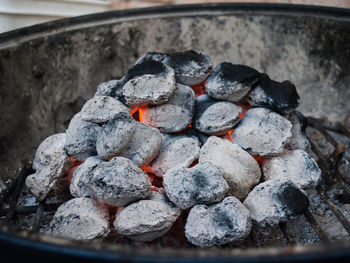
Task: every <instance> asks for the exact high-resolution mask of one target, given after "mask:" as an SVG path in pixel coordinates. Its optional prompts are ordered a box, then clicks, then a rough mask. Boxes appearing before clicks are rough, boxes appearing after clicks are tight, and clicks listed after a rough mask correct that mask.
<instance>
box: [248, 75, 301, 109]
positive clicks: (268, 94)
mask: <svg viewBox="0 0 350 263" xmlns="http://www.w3.org/2000/svg"><path fill="white" fill-rule="evenodd" d="M247 98H248V101H249V103H250V105H252V106H257V107H265V108H269V109H272V110H274V111H276V112H279V113H281V114H286V113H290V112H292V111H293V110H295V109H296V108H297V107H298V106H299V102H300V97H299V94H298V92H297V90H296V88H295V86H294V84H293V83H292V82H290V81H289V80H285V81H283V82H278V81H274V80H271V79H270V78H269V76H268V75H266V74H261V77H260V80H259V82H258V83H257V84H256V85H255V87H254V88H253V89H252V90H251V91H250V92H249V94H248V96H247Z"/></svg>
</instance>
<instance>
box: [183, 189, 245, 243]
mask: <svg viewBox="0 0 350 263" xmlns="http://www.w3.org/2000/svg"><path fill="white" fill-rule="evenodd" d="M251 227H252V221H251V219H250V217H249V211H248V210H247V208H245V207H244V206H243V204H242V203H241V202H240V201H239V200H238V199H236V198H235V197H233V196H229V197H227V198H225V199H224V200H223V201H222V202H221V203H219V204H214V205H209V206H206V205H196V206H194V207H193V208H192V209H191V211H190V213H189V215H188V217H187V222H186V226H185V234H186V237H187V239H188V241H190V242H191V243H192V244H194V245H196V246H199V247H211V246H215V245H223V244H225V243H228V242H231V241H237V240H242V239H244V238H246V237H247V236H248V235H249V233H250V231H251Z"/></svg>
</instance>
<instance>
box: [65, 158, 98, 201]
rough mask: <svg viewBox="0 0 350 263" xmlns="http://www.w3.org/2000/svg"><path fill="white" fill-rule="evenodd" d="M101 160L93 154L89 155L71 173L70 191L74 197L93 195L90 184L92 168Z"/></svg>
mask: <svg viewBox="0 0 350 263" xmlns="http://www.w3.org/2000/svg"><path fill="white" fill-rule="evenodd" d="M102 162H103V160H102V159H100V158H98V157H96V156H93V157H89V158H87V159H86V160H85V162H83V163H82V164H81V165H79V166H78V167H77V168H76V170H75V171H74V173H73V176H72V180H71V183H70V187H69V188H70V193H71V194H72V196H74V197H83V196H84V197H90V198H92V197H94V194H93V191H92V189H91V186H90V180H91V177H92V172H93V170H94V169H95V168H96V167H97V166H98V165H100V164H101V163H102Z"/></svg>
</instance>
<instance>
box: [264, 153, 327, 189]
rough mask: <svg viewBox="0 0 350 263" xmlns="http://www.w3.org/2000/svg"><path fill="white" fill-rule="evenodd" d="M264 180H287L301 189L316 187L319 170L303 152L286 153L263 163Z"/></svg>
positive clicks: (313, 161)
mask: <svg viewBox="0 0 350 263" xmlns="http://www.w3.org/2000/svg"><path fill="white" fill-rule="evenodd" d="M263 173H264V177H265V180H271V179H277V178H282V177H285V178H288V179H290V180H291V181H292V182H293V183H295V184H296V185H297V186H299V187H301V188H309V187H315V186H317V184H318V182H319V181H320V177H321V170H320V168H318V166H317V163H316V162H315V160H314V159H312V158H311V156H310V155H309V154H308V153H307V152H304V151H303V150H294V151H287V152H284V153H283V154H281V155H280V156H277V157H273V158H271V159H269V160H267V161H265V162H264V166H263Z"/></svg>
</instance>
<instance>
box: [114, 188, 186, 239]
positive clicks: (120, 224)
mask: <svg viewBox="0 0 350 263" xmlns="http://www.w3.org/2000/svg"><path fill="white" fill-rule="evenodd" d="M180 214H181V210H180V209H178V208H177V207H176V206H174V205H173V204H172V203H171V202H170V201H169V200H168V199H167V198H166V197H164V196H163V195H162V194H160V193H157V192H152V194H151V195H150V196H149V198H148V199H147V200H141V201H138V202H135V203H132V204H130V205H128V206H127V207H125V208H124V209H123V210H121V212H120V213H119V214H117V217H116V220H115V221H114V227H115V230H116V232H117V233H118V234H120V235H123V236H126V237H128V238H130V239H133V240H136V241H153V240H155V239H157V238H159V237H161V236H163V235H164V234H165V233H167V232H168V231H169V229H170V228H171V226H172V225H173V224H174V222H175V221H176V219H177V218H178V217H179V215H180Z"/></svg>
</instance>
